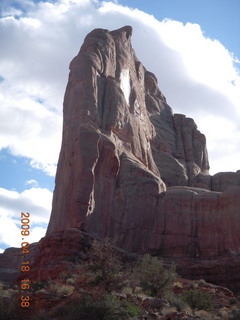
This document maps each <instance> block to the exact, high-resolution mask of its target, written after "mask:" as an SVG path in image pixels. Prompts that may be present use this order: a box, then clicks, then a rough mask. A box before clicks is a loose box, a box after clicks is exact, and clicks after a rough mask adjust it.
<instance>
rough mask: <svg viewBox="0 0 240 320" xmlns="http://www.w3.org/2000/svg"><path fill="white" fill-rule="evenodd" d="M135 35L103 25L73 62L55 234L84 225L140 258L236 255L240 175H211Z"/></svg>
mask: <svg viewBox="0 0 240 320" xmlns="http://www.w3.org/2000/svg"><path fill="white" fill-rule="evenodd" d="M131 35H132V28H131V27H129V26H126V27H123V28H121V29H119V30H115V31H111V32H110V31H108V30H104V29H95V30H93V31H92V32H91V33H89V34H88V35H87V37H86V38H85V41H84V43H83V45H82V47H81V49H80V52H79V54H78V55H77V56H76V57H75V58H74V59H73V60H72V62H71V64H70V75H69V81H68V85H67V89H66V93H65V99H64V123H63V139H62V147H61V152H60V156H59V163H58V169H57V175H56V188H55V191H54V196H53V207H52V214H51V219H50V223H49V226H48V231H47V236H50V235H51V234H53V233H54V232H56V231H61V230H66V229H68V228H77V229H81V230H85V231H87V232H89V233H91V234H96V235H98V236H100V237H101V238H105V237H110V238H115V240H116V241H117V244H118V245H119V246H120V247H122V248H123V249H126V250H129V251H135V252H138V253H143V252H152V253H154V254H158V255H160V256H164V257H189V258H193V259H197V260H198V259H201V258H202V259H206V258H211V259H214V258H216V257H228V256H237V255H239V254H240V233H239V221H240V218H239V216H240V215H239V209H240V174H239V172H237V173H220V174H217V175H215V176H213V177H211V176H210V175H209V172H208V170H209V163H208V155H207V149H206V139H205V136H204V135H203V134H201V133H200V132H199V131H198V129H197V126H196V124H195V122H194V121H193V119H190V118H188V117H186V116H184V115H181V114H173V112H172V109H171V108H170V106H169V105H168V104H167V101H166V99H165V97H164V95H163V94H162V93H161V91H160V90H159V88H158V85H157V79H156V77H155V76H154V74H152V73H151V72H149V71H147V70H146V69H145V68H144V66H143V65H142V63H141V62H140V61H139V60H138V59H137V57H136V55H135V52H134V50H133V49H132V46H131ZM156 63H157V61H156ZM197 260H196V261H197ZM191 270H194V268H192V269H191ZM238 281H239V280H238Z"/></svg>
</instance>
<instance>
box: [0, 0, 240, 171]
mask: <svg viewBox="0 0 240 320" xmlns="http://www.w3.org/2000/svg"><path fill="white" fill-rule="evenodd" d="M9 3H10V4H11V1H10V2H9ZM18 4H19V6H20V7H18V12H16V10H15V11H14V8H13V7H12V8H11V6H10V5H7V2H6V1H3V5H4V6H3V8H4V10H5V14H4V15H3V17H2V18H1V20H0V30H1V31H0V36H1V39H2V41H1V52H0V75H1V77H2V78H4V79H5V80H4V81H1V82H0V92H1V95H0V101H1V110H0V116H1V119H2V121H1V124H0V137H1V138H0V148H3V147H9V149H10V150H11V152H12V153H13V154H14V155H22V156H25V157H28V158H30V159H32V161H31V164H32V166H34V167H37V168H40V169H42V170H44V171H45V172H47V173H48V174H51V175H54V173H55V169H56V163H57V158H58V153H59V148H60V140H61V121H62V111H61V110H62V101H63V95H64V91H65V87H66V83H67V75H68V65H69V62H70V60H71V59H72V58H73V57H74V56H75V55H76V54H77V52H78V50H79V48H80V46H81V44H82V42H83V39H84V37H85V36H86V34H87V33H88V32H89V31H91V30H92V29H93V28H96V27H102V28H107V29H115V28H119V27H121V26H123V25H126V24H128V25H132V26H133V29H134V33H133V47H134V49H135V51H136V54H137V56H138V57H139V59H140V60H141V61H142V62H143V64H144V65H145V66H146V67H147V69H149V70H150V71H152V72H154V73H155V74H156V76H157V78H158V80H159V87H160V89H161V90H162V91H163V93H164V94H165V96H166V97H167V100H168V102H169V104H170V105H171V107H172V108H173V110H174V111H175V112H178V113H185V114H187V115H188V116H190V117H193V118H194V119H195V121H196V122H197V124H199V128H200V130H201V131H203V133H205V135H206V136H207V138H208V139H209V137H213V136H214V135H218V137H220V136H223V135H224V141H229V142H230V141H231V144H233V145H235V147H236V148H237V146H238V147H239V142H238V141H237V140H236V141H235V140H234V137H233V136H232V134H230V133H229V132H227V131H226V130H224V133H223V130H222V128H220V127H219V126H213V125H211V126H205V125H204V121H205V119H207V118H209V117H212V118H214V119H215V115H216V114H217V115H218V116H222V117H224V118H226V119H227V120H228V121H230V122H231V123H232V124H233V125H234V126H235V127H236V130H238V131H239V124H238V123H239V116H240V108H239V101H240V77H239V73H238V72H237V70H236V69H235V68H234V61H238V59H237V58H236V57H233V56H232V54H230V53H229V52H228V51H227V49H226V48H224V46H223V45H222V44H221V43H220V42H219V41H217V40H212V39H209V38H206V37H205V36H204V33H203V32H202V30H201V27H200V26H199V25H197V24H191V23H187V24H185V25H184V24H182V23H181V22H178V21H172V20H164V21H162V22H159V21H157V20H156V19H155V18H154V17H153V16H150V15H148V14H146V13H143V12H141V11H139V10H131V9H129V8H127V7H122V6H120V5H117V4H116V3H113V2H102V3H101V2H99V1H91V0H81V1H80V0H74V1H73V0H58V1H56V2H55V3H52V2H40V3H38V4H36V3H35V4H34V3H33V2H31V1H30V0H27V1H18ZM20 8H23V9H22V12H21V13H19V10H21V9H20ZM11 10H12V12H11ZM6 12H7V14H6ZM146 48H147V50H146ZM235 65H236V64H235ZM9 119H11V121H9ZM215 120H216V119H215ZM203 129H204V130H203ZM210 139H213V138H210ZM228 139H229V140H228ZM232 139H233V140H232ZM211 148H212V143H209V153H210V160H211V167H212V168H213V170H212V172H216V171H218V170H219V160H217V159H215V157H214V152H215V151H214V149H211ZM226 152H227V151H226V150H225V151H224V153H225V155H226V156H228V162H227V163H226V162H225V160H223V161H222V164H223V165H224V167H223V168H222V170H237V169H239V168H238V163H237V159H234V157H235V156H236V154H235V153H232V151H231V150H228V154H226ZM222 159H223V158H222Z"/></svg>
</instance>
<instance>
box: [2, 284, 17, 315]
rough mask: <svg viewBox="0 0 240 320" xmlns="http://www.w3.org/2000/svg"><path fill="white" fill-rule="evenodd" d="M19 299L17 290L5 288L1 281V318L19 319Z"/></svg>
mask: <svg viewBox="0 0 240 320" xmlns="http://www.w3.org/2000/svg"><path fill="white" fill-rule="evenodd" d="M16 300H18V295H17V291H16V290H14V289H8V288H6V289H4V286H3V284H2V283H0V320H15V319H16V320H17V319H18V318H17V306H16Z"/></svg>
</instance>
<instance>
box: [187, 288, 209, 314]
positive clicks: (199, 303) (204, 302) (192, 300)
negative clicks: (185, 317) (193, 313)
mask: <svg viewBox="0 0 240 320" xmlns="http://www.w3.org/2000/svg"><path fill="white" fill-rule="evenodd" d="M183 300H184V301H185V302H186V303H187V304H188V305H189V306H190V307H191V308H192V309H194V310H209V309H211V308H212V297H211V295H210V294H209V293H208V292H204V291H202V290H200V289H192V290H186V291H185V292H184V294H183Z"/></svg>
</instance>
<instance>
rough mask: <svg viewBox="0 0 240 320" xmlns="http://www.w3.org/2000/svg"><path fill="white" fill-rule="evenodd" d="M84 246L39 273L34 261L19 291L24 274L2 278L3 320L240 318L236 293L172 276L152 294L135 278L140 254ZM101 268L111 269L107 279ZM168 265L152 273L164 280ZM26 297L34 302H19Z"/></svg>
mask: <svg viewBox="0 0 240 320" xmlns="http://www.w3.org/2000/svg"><path fill="white" fill-rule="evenodd" d="M85 246H86V247H88V251H86V250H83V251H82V253H81V255H78V256H76V255H71V254H70V255H66V252H65V256H61V257H60V256H59V257H58V258H59V259H57V255H56V256H55V258H54V259H53V260H51V261H50V260H49V259H48V261H47V259H45V261H44V262H43V261H42V265H41V270H40V271H41V272H40V271H39V268H36V265H35V268H34V267H33V268H32V271H31V272H29V273H28V278H29V279H30V282H29V283H30V288H29V290H24V289H23V290H20V286H21V285H22V284H23V283H25V282H24V281H22V280H23V279H26V276H25V274H24V273H22V274H21V276H20V277H19V279H18V281H17V284H12V285H10V284H6V283H5V284H4V283H1V284H0V296H1V299H0V320H8V319H11V320H14V319H16V320H18V319H19V320H22V319H29V320H49V319H51V320H61V319H64V320H68V319H69V320H81V319H82V320H124V319H129V320H130V319H135V320H144V319H145V320H148V319H149V320H150V319H162V320H178V319H179V320H180V319H185V320H190V319H191V320H193V319H202V320H208V319H213V320H217V319H219V320H228V319H229V320H230V319H231V320H236V319H240V295H239V294H238V293H233V292H232V291H231V290H229V289H227V288H225V287H221V286H217V285H213V284H211V283H207V282H206V281H205V280H203V279H201V280H187V279H184V278H182V277H179V276H178V275H174V276H173V277H172V278H171V279H172V281H171V283H170V284H169V285H168V286H167V287H166V289H167V290H161V291H159V292H158V293H157V294H156V295H155V296H154V295H153V294H150V291H148V292H147V291H146V290H145V289H144V288H143V287H142V286H141V284H140V283H139V281H138V279H137V278H136V277H135V278H134V277H132V275H133V274H134V271H133V270H135V269H134V268H135V266H136V265H137V264H138V263H139V259H140V260H141V257H140V256H137V255H134V254H129V253H126V252H124V251H123V250H119V249H117V248H116V247H113V246H112V245H110V244H109V243H106V242H102V241H96V242H95V244H94V245H93V244H92V243H87V242H85ZM94 246H95V247H96V248H95V249H96V250H95V249H94ZM86 247H85V248H86ZM93 250H95V251H93ZM62 253H63V251H62ZM48 258H49V257H48ZM153 259H155V258H153ZM102 266H103V269H101V268H102ZM104 268H105V269H104ZM141 268H142V269H141V272H142V273H144V272H145V269H144V267H143V266H141ZM149 269H151V267H149ZM99 270H107V275H106V277H105V280H104V281H105V282H104V281H102V280H101V272H100V273H99ZM159 270H160V269H159ZM164 270H169V266H165V267H164V269H161V271H159V272H156V274H157V275H155V274H154V273H153V274H152V275H151V277H155V276H156V282H157V281H161V279H162V278H163V277H164V276H165V271H164ZM154 272H155V271H154ZM171 272H173V274H174V271H171ZM159 274H161V276H160V277H159ZM22 296H23V297H24V299H25V301H22V300H21V297H22ZM27 296H29V303H30V305H29V306H28V307H27V305H25V303H24V306H21V302H26V299H27V298H26V297H27ZM27 302H28V301H27Z"/></svg>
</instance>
